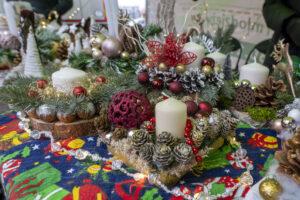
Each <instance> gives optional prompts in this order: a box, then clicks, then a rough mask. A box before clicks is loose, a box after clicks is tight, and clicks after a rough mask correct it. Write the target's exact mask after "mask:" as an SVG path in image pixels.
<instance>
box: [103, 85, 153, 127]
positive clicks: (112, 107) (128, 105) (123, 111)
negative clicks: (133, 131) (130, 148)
mask: <svg viewBox="0 0 300 200" xmlns="http://www.w3.org/2000/svg"><path fill="white" fill-rule="evenodd" d="M108 115H109V120H110V122H111V124H112V125H114V126H115V127H118V128H139V127H140V125H141V124H142V123H143V122H144V121H148V120H150V118H151V117H152V109H151V104H150V102H149V100H148V99H147V98H146V97H145V96H144V95H142V94H141V93H139V92H137V91H122V92H119V93H117V94H115V95H114V96H113V97H112V99H111V102H110V104H109V109H108Z"/></svg>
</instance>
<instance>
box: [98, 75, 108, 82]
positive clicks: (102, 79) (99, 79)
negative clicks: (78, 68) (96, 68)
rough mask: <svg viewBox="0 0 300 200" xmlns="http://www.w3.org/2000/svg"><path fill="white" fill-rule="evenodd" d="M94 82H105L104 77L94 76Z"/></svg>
mask: <svg viewBox="0 0 300 200" xmlns="http://www.w3.org/2000/svg"><path fill="white" fill-rule="evenodd" d="M96 82H97V83H105V82H106V78H105V77H103V76H99V77H97V78H96Z"/></svg>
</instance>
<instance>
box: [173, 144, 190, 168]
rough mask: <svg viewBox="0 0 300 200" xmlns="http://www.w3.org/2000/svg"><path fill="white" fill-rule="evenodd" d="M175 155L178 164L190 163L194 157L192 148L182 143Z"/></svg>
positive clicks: (176, 148) (175, 149)
mask: <svg viewBox="0 0 300 200" xmlns="http://www.w3.org/2000/svg"><path fill="white" fill-rule="evenodd" d="M173 153H174V158H175V160H176V162H178V163H184V164H186V163H188V162H189V161H190V160H191V158H192V156H193V151H192V147H191V146H190V145H188V144H187V143H180V144H178V145H176V146H175V147H174V150H173Z"/></svg>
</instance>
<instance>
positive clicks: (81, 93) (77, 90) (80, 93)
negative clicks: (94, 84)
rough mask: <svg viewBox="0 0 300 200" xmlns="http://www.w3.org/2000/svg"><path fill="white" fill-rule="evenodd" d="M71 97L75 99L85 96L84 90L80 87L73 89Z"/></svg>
mask: <svg viewBox="0 0 300 200" xmlns="http://www.w3.org/2000/svg"><path fill="white" fill-rule="evenodd" d="M73 95H74V96H76V97H79V96H86V89H85V88H84V87H81V86H78V87H75V88H74V90H73Z"/></svg>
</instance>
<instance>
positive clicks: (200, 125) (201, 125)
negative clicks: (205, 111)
mask: <svg viewBox="0 0 300 200" xmlns="http://www.w3.org/2000/svg"><path fill="white" fill-rule="evenodd" d="M195 125H196V128H197V130H199V131H201V132H202V133H206V132H207V131H209V129H210V126H209V123H208V119H207V118H206V117H201V118H197V119H196V120H195Z"/></svg>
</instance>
